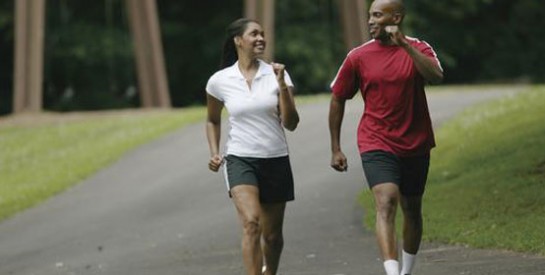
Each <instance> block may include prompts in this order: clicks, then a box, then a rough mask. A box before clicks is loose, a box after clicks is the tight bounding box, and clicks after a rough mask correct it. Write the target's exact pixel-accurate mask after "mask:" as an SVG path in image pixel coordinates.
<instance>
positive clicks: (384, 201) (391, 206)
mask: <svg viewBox="0 0 545 275" xmlns="http://www.w3.org/2000/svg"><path fill="white" fill-rule="evenodd" d="M375 199H376V211H377V216H378V217H380V218H386V219H392V218H393V217H394V216H395V213H396V209H397V204H398V201H397V198H396V197H395V196H380V197H377V198H375Z"/></svg>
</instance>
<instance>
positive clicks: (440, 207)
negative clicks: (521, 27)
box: [360, 86, 545, 255]
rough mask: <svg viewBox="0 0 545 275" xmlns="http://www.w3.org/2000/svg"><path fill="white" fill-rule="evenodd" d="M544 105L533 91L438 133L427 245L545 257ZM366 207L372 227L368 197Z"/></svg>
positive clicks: (474, 112) (540, 92)
mask: <svg viewBox="0 0 545 275" xmlns="http://www.w3.org/2000/svg"><path fill="white" fill-rule="evenodd" d="M544 102H545V87H543V86H539V87H533V88H531V90H530V91H528V92H525V93H521V94H519V95H518V96H516V97H515V98H509V99H502V100H499V101H495V102H490V103H486V104H483V105H479V106H476V107H474V108H471V109H469V110H468V111H466V112H464V113H463V114H461V115H460V116H458V117H457V118H456V119H454V120H453V121H450V122H447V123H446V124H445V125H444V126H443V127H441V129H439V131H438V132H437V133H436V134H437V136H436V138H437V144H438V147H437V148H436V149H434V152H433V154H432V166H431V168H430V175H429V181H428V187H427V191H426V195H425V197H424V219H425V233H424V239H425V240H428V241H440V242H444V243H463V244H469V245H471V246H474V247H481V248H501V249H509V250H515V251H524V252H532V253H538V254H542V255H545V234H543V225H544V224H545V203H544V202H545V189H544V186H545V138H544V137H545V123H544V122H543V121H545V112H544V111H543V104H544ZM360 202H361V203H362V204H363V205H364V207H365V208H366V209H368V210H369V211H367V212H368V213H369V215H367V217H366V224H367V226H369V227H374V225H373V224H374V214H373V205H372V197H371V195H370V193H369V192H366V193H364V194H362V196H361V197H360ZM397 220H398V221H400V220H401V217H398V219H397ZM398 228H399V226H398Z"/></svg>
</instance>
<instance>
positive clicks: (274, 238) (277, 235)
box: [263, 231, 284, 247]
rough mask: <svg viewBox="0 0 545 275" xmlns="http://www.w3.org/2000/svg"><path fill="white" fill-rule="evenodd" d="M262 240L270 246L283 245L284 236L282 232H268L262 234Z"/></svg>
mask: <svg viewBox="0 0 545 275" xmlns="http://www.w3.org/2000/svg"><path fill="white" fill-rule="evenodd" d="M263 241H264V242H265V243H266V244H267V245H268V246H272V247H281V246H282V245H284V236H283V235H282V232H281V231H280V232H270V233H265V234H263Z"/></svg>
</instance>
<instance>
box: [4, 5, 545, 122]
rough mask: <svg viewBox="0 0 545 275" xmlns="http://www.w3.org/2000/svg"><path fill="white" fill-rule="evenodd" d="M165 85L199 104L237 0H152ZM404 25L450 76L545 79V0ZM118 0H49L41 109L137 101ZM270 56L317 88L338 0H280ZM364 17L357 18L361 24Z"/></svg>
mask: <svg viewBox="0 0 545 275" xmlns="http://www.w3.org/2000/svg"><path fill="white" fill-rule="evenodd" d="M157 3H158V8H159V18H160V21H161V32H162V40H163V46H164V55H165V59H166V60H165V61H166V66H167V74H168V80H169V88H170V93H171V99H172V103H173V105H174V106H175V107H180V106H188V105H195V104H202V103H203V102H204V98H205V96H204V95H205V94H204V86H205V84H206V80H207V79H208V77H209V76H210V75H211V74H212V73H214V71H216V70H217V69H218V64H219V59H220V55H221V52H220V51H221V46H222V43H223V39H224V30H225V27H226V26H227V24H228V23H230V22H231V21H233V20H235V19H236V18H239V17H241V16H242V10H243V9H242V5H243V3H242V1H241V0H237V1H213V0H200V1H189V0H180V1H169V0H158V2H157ZM406 5H407V14H408V15H407V19H406V21H405V31H406V32H407V33H408V34H409V35H411V36H415V37H418V38H421V39H424V40H426V41H427V42H429V43H430V44H431V45H432V46H433V47H434V48H435V49H436V51H437V53H438V55H439V59H440V60H441V62H442V65H443V68H444V69H445V76H446V78H445V80H446V82H447V83H472V82H512V81H531V82H544V81H545V67H543V66H542V65H541V62H540V61H543V60H545V58H544V53H545V40H543V39H541V36H540V35H539V34H540V33H541V30H542V29H544V27H545V26H544V25H545V21H543V20H540V19H541V18H542V17H543V16H545V5H544V4H543V3H542V2H541V1H535V0H519V1H510V0H464V1H460V0H445V1H435V0H411V1H406ZM13 9H14V4H13V1H2V2H0V48H1V49H2V55H0V58H1V59H0V66H1V68H0V72H2V73H1V74H0V79H1V82H0V99H1V100H0V114H7V113H10V112H11V103H12V88H13V87H12V85H13V84H12V83H13V12H14V10H13ZM126 12H127V11H126V9H125V5H124V2H123V1H122V0H104V1H66V0H48V1H47V17H46V37H45V43H44V45H45V50H44V51H45V55H44V61H45V62H44V66H45V68H44V69H45V70H44V83H43V87H44V95H43V96H44V105H45V106H44V108H45V109H47V110H55V111H71V110H97V109H109V108H124V107H137V106H139V105H140V102H139V98H138V85H137V83H136V81H137V80H136V73H135V68H134V67H135V61H134V54H133V45H132V39H131V37H130V33H129V28H128V19H127V14H126ZM275 22H276V34H275V36H276V45H275V51H276V52H275V60H277V61H278V62H283V63H285V64H286V65H287V69H288V71H289V72H290V75H291V76H292V79H293V80H294V82H295V84H296V87H297V92H298V93H319V92H325V91H327V90H328V85H329V82H330V81H331V79H332V78H333V77H334V75H335V73H336V70H337V68H338V66H339V65H340V63H341V62H342V60H343V59H344V57H345V55H346V50H345V49H344V46H343V40H342V29H341V26H340V24H339V15H338V11H337V6H336V2H335V0H298V1H288V0H277V1H276V20H275ZM362 23H363V22H362Z"/></svg>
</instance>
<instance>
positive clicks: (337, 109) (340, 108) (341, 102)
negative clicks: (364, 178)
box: [329, 95, 348, 172]
mask: <svg viewBox="0 0 545 275" xmlns="http://www.w3.org/2000/svg"><path fill="white" fill-rule="evenodd" d="M345 102H346V100H345V99H340V98H337V97H336V96H335V95H332V96H331V102H330V104H329V134H330V138H331V167H332V168H333V169H335V170H337V171H340V172H342V171H346V170H347V169H348V163H347V160H346V157H345V155H344V154H343V152H342V150H341V125H342V122H343V117H344V108H345Z"/></svg>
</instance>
